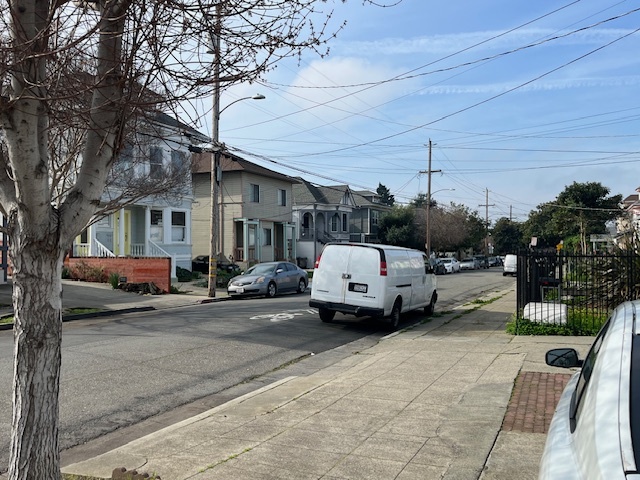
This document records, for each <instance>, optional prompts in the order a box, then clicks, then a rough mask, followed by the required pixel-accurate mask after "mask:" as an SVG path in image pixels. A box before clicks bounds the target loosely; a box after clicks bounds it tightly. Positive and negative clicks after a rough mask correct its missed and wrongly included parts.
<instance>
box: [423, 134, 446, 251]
mask: <svg viewBox="0 0 640 480" xmlns="http://www.w3.org/2000/svg"><path fill="white" fill-rule="evenodd" d="M431 149H432V143H431V139H429V163H428V169H427V171H426V172H425V171H424V170H420V173H426V174H427V206H426V209H425V242H424V248H425V251H426V252H427V256H428V257H430V256H431V218H430V217H431V215H430V213H431V174H432V173H438V172H441V171H442V170H431Z"/></svg>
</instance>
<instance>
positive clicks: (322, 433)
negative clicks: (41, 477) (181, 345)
mask: <svg viewBox="0 0 640 480" xmlns="http://www.w3.org/2000/svg"><path fill="white" fill-rule="evenodd" d="M65 288H67V287H66V286H65ZM491 296H492V297H499V298H498V299H497V300H496V301H493V302H492V303H487V304H483V305H482V306H481V308H477V305H468V306H466V307H461V308H459V309H455V310H454V311H452V312H447V313H446V314H443V315H440V316H436V317H434V318H433V319H431V321H429V322H427V323H424V324H421V325H417V326H415V327H411V328H408V329H407V330H406V331H402V332H399V333H396V334H392V335H389V336H387V337H385V338H384V339H382V340H381V341H380V342H379V343H377V344H376V345H375V346H373V347H371V348H368V349H366V350H363V351H360V352H358V353H356V354H353V355H349V356H347V357H346V358H343V359H342V360H340V361H338V362H337V363H331V362H327V366H326V367H325V368H323V369H321V370H319V371H317V372H316V373H313V374H310V375H299V376H298V375H295V373H298V372H300V371H301V370H300V369H296V368H295V367H292V368H290V371H287V374H290V376H288V377H286V378H284V379H282V380H280V381H277V382H275V383H273V384H270V385H268V386H265V387H263V388H260V389H258V390H256V391H254V392H251V393H249V394H246V395H244V396H241V397H239V398H236V399H234V400H232V401H230V402H228V403H225V404H224V405H221V406H218V407H216V408H213V409H211V410H209V411H206V412H204V413H201V414H199V415H196V416H194V417H192V418H189V419H187V420H184V421H181V422H179V423H176V424H174V425H171V426H168V427H166V428H164V429H162V430H159V431H157V432H155V433H152V434H149V435H147V436H144V437H142V438H139V439H137V440H134V441H132V442H130V443H128V444H126V445H124V446H121V447H119V448H116V449H114V450H112V451H109V452H106V453H104V454H101V455H98V456H96V457H95V458H91V459H89V460H86V461H82V462H79V463H75V464H72V465H68V466H66V467H65V468H63V472H64V473H69V474H76V475H83V476H95V477H101V478H110V477H111V474H112V472H113V470H114V469H116V468H119V467H126V468H127V469H129V470H132V469H137V470H138V471H139V472H147V473H149V474H154V473H155V474H157V475H160V476H161V477H162V479H163V480H180V479H195V480H207V479H234V480H253V479H261V480H269V479H296V480H297V479H318V478H323V479H330V480H338V479H399V480H410V479H421V480H422V479H431V478H433V479H441V478H444V479H456V480H457V479H474V480H475V479H479V478H480V479H483V480H488V479H505V480H506V479H512V478H518V479H519V480H525V479H535V478H537V474H538V462H539V460H540V456H541V453H542V448H543V446H544V441H545V437H546V430H545V424H546V425H548V420H549V419H550V416H551V414H552V413H553V409H554V408H555V398H554V395H553V394H551V393H552V392H547V391H546V390H544V389H542V388H540V385H543V386H544V385H547V384H548V383H549V381H550V382H551V383H552V384H553V385H556V384H557V385H559V388H560V387H561V386H562V379H563V378H566V377H567V373H568V372H567V371H566V370H561V369H553V368H551V367H547V366H546V365H545V364H544V352H546V350H548V349H549V348H553V347H555V346H562V345H572V346H576V347H577V348H578V349H579V351H580V352H581V354H583V355H584V353H586V350H587V349H588V347H589V345H590V344H591V342H592V340H593V339H592V338H591V337H513V336H510V335H507V334H506V333H504V330H505V324H506V322H507V321H508V320H509V319H510V317H511V315H512V313H513V311H514V309H515V292H514V291H513V290H509V291H505V292H499V293H494V294H492V295H491ZM325 354H326V355H327V356H328V355H329V354H328V353H327V352H325ZM325 354H319V355H317V356H316V357H318V356H320V355H325ZM317 360H319V359H318V358H316V359H315V361H317ZM528 372H534V373H533V374H531V375H528V374H527V373H528ZM541 379H542V380H543V382H541ZM514 382H515V384H516V388H515V390H514ZM512 392H513V398H512ZM514 400H517V401H514Z"/></svg>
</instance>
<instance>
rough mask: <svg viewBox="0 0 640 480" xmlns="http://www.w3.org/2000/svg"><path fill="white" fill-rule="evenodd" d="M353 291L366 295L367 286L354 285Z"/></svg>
mask: <svg viewBox="0 0 640 480" xmlns="http://www.w3.org/2000/svg"><path fill="white" fill-rule="evenodd" d="M353 291H354V292H358V293H367V285H363V284H362V283H354V284H353Z"/></svg>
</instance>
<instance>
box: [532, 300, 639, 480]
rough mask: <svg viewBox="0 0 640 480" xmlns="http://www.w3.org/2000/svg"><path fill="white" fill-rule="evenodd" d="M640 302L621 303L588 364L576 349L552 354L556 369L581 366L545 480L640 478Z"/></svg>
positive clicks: (544, 467) (549, 359)
mask: <svg viewBox="0 0 640 480" xmlns="http://www.w3.org/2000/svg"><path fill="white" fill-rule="evenodd" d="M638 314H640V301H638V300H635V301H630V302H624V303H622V304H620V305H619V306H618V307H616V308H615V309H614V311H613V312H612V314H611V315H610V316H609V319H608V320H607V322H606V323H605V324H604V326H603V327H602V328H601V330H600V332H599V333H598V335H597V336H596V338H595V340H594V342H593V344H592V346H591V349H590V350H589V352H588V353H587V356H586V357H585V359H584V360H580V358H579V356H578V352H577V351H576V350H575V349H573V348H557V349H553V350H549V351H548V352H547V354H546V363H547V364H548V365H550V366H553V367H563V368H572V367H581V369H580V370H579V371H577V372H576V373H574V375H573V376H572V377H571V379H570V380H569V383H568V384H567V386H566V387H565V389H564V391H563V393H562V395H561V397H560V401H559V402H558V406H557V407H556V410H555V413H554V415H553V419H552V420H551V425H550V427H549V432H548V434H547V439H546V444H545V448H544V453H543V455H542V459H541V461H540V471H539V480H551V479H560V478H561V479H563V480H574V479H575V480H577V479H621V480H624V479H626V480H630V479H632V478H636V479H637V478H640V437H639V436H638V435H639V434H640V401H639V399H640V397H639V394H640V392H639V389H640V370H639V369H638V368H637V366H638V364H639V362H640V336H639V335H640V325H639V324H638V321H637V316H638Z"/></svg>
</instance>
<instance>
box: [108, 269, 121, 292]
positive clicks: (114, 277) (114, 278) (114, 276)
mask: <svg viewBox="0 0 640 480" xmlns="http://www.w3.org/2000/svg"><path fill="white" fill-rule="evenodd" d="M109 283H110V284H111V288H113V289H114V290H116V289H117V288H118V285H120V274H119V273H111V274H109Z"/></svg>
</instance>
